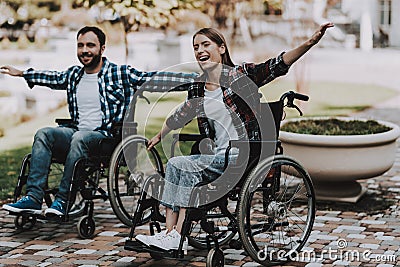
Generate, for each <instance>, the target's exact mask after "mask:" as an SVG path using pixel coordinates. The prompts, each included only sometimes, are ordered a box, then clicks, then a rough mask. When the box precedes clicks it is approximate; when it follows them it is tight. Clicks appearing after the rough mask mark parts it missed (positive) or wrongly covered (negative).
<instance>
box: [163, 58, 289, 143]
mask: <svg viewBox="0 0 400 267" xmlns="http://www.w3.org/2000/svg"><path fill="white" fill-rule="evenodd" d="M282 56H283V53H281V54H280V55H279V56H278V57H276V58H271V59H268V60H267V61H266V62H264V63H261V64H253V63H243V64H242V65H240V66H238V65H237V66H235V67H233V68H231V67H227V66H224V67H223V68H222V73H221V78H220V85H221V88H222V91H223V101H224V103H225V105H226V106H227V107H228V110H229V112H230V114H231V117H232V121H233V123H234V125H235V128H236V131H237V133H238V138H239V140H260V128H259V124H258V122H257V116H256V114H255V113H256V112H257V111H256V109H255V108H254V107H258V106H259V105H258V104H259V103H260V94H259V92H258V88H259V87H261V86H263V85H265V84H267V83H269V82H270V81H272V80H274V79H275V78H277V77H279V76H282V75H285V74H286V73H287V72H288V70H289V66H288V65H286V64H285V63H284V61H283V57H282ZM205 81H206V77H205V75H203V76H201V77H199V78H198V79H196V81H195V82H194V83H192V84H190V85H188V86H189V88H188V97H187V99H186V101H185V102H184V103H183V104H182V105H181V106H180V107H179V108H178V109H177V110H176V111H175V112H174V114H172V115H171V116H170V117H169V118H168V119H167V122H166V123H167V125H168V127H169V128H171V129H178V128H182V127H183V126H184V125H185V124H187V123H188V122H190V121H191V120H192V119H193V118H195V117H197V121H198V126H199V131H200V134H203V135H205V136H207V137H209V138H211V139H213V138H214V134H215V133H214V132H213V130H212V129H211V127H210V124H209V122H208V119H207V116H206V114H205V112H204V106H203V103H204V88H205Z"/></svg>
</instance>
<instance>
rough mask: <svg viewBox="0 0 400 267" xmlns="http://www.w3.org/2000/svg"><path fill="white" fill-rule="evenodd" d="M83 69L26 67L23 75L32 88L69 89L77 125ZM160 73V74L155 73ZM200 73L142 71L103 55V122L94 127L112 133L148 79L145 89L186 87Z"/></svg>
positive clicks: (106, 133)
mask: <svg viewBox="0 0 400 267" xmlns="http://www.w3.org/2000/svg"><path fill="white" fill-rule="evenodd" d="M83 73H84V69H83V67H81V66H72V67H70V68H69V69H68V70H66V71H35V70H33V69H29V70H26V71H24V73H23V76H24V78H25V80H26V81H27V83H28V85H29V87H30V88H32V87H33V86H34V85H43V86H47V87H50V88H52V89H55V90H66V91H67V100H68V109H69V113H70V116H71V119H72V121H73V124H74V125H78V122H79V111H78V104H77V99H76V92H77V86H78V83H79V81H80V79H81V78H82V75H83ZM155 74H157V75H155ZM196 76H197V75H196V74H194V73H192V74H184V73H171V72H142V71H139V70H137V69H135V68H133V67H131V66H129V65H116V64H114V63H112V62H110V61H108V60H107V58H105V57H103V66H102V68H101V70H100V72H99V74H98V84H99V96H100V104H101V111H102V113H103V114H102V124H101V126H100V127H98V128H97V129H95V130H96V131H100V132H102V133H103V134H104V135H106V136H112V133H111V128H112V126H113V125H114V124H116V123H119V122H122V121H123V119H124V115H125V111H127V110H128V109H129V103H130V102H131V100H132V97H133V95H134V93H135V92H136V91H137V89H138V88H139V87H140V86H141V85H143V84H144V83H145V82H147V81H151V82H147V83H145V85H146V86H145V87H146V88H143V89H145V90H149V91H168V90H170V89H171V88H174V90H179V88H180V89H181V90H183V89H185V87H179V85H183V84H187V83H191V82H193V80H194V78H195V77H196Z"/></svg>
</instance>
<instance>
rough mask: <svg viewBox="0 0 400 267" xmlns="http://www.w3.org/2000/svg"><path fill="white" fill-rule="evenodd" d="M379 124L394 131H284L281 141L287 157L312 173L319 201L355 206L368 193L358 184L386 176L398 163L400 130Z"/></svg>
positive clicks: (392, 126) (394, 125) (281, 133)
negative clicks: (364, 180)
mask: <svg viewBox="0 0 400 267" xmlns="http://www.w3.org/2000/svg"><path fill="white" fill-rule="evenodd" d="M302 119H307V118H302ZM309 119H313V118H309ZM314 119H315V118H314ZM325 119H326V118H325ZM338 119H343V120H354V119H355V118H338ZM295 120H298V119H295ZM357 120H362V119H358V118H357ZM289 121H291V120H286V121H284V122H283V124H284V123H287V122H289ZM378 122H379V123H381V124H384V125H386V126H389V127H390V128H391V130H390V131H388V132H384V133H379V134H370V135H351V136H350V135H349V136H343V135H342V136H327V135H308V134H296V133H291V132H285V131H281V132H280V140H281V141H282V145H283V149H284V154H286V155H289V156H292V157H294V158H296V159H297V160H298V161H299V162H301V163H302V165H303V166H304V167H305V168H306V169H307V171H308V172H309V174H310V176H311V178H312V180H313V183H314V186H315V189H316V197H317V199H324V200H335V201H346V202H356V201H357V200H358V199H359V198H360V197H361V195H362V194H363V193H364V192H365V188H362V187H361V185H360V184H359V183H358V182H357V180H358V179H367V178H371V177H375V176H379V175H381V174H383V173H385V172H386V171H388V170H389V169H390V168H391V167H392V165H393V163H394V160H395V155H396V139H397V138H398V137H399V136H400V128H399V126H397V125H396V124H393V123H390V122H386V121H378Z"/></svg>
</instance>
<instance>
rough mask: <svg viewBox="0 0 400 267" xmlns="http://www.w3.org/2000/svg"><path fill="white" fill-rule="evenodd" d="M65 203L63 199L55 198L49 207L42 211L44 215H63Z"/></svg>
mask: <svg viewBox="0 0 400 267" xmlns="http://www.w3.org/2000/svg"><path fill="white" fill-rule="evenodd" d="M66 207H67V203H66V202H65V201H64V200H61V199H59V198H56V199H55V200H54V201H53V204H51V206H50V208H48V209H46V210H45V211H44V215H45V216H54V215H58V216H60V215H65V210H66Z"/></svg>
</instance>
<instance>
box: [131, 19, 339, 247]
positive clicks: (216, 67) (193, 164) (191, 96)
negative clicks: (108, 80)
mask: <svg viewBox="0 0 400 267" xmlns="http://www.w3.org/2000/svg"><path fill="white" fill-rule="evenodd" d="M330 27H333V24H332V23H326V24H323V25H321V26H320V27H319V29H318V30H317V31H316V32H315V33H314V34H313V36H312V37H311V38H310V39H309V40H307V41H306V42H305V43H303V44H302V45H300V46H298V47H296V48H294V49H292V50H290V51H287V52H283V53H281V54H280V55H279V56H278V57H276V58H271V59H268V60H267V61H266V62H264V63H261V64H253V63H244V64H242V65H235V64H234V63H233V62H232V60H231V58H230V55H229V49H228V46H227V44H226V41H225V38H224V37H223V35H222V34H221V33H219V32H218V31H217V30H215V29H212V28H204V29H201V30H199V31H198V32H196V33H195V34H194V36H193V50H194V54H195V57H196V60H197V62H198V64H199V65H200V67H201V69H202V70H203V74H202V75H201V76H199V78H198V79H197V81H196V82H194V83H192V84H190V85H188V86H189V88H188V97H187V99H186V101H185V102H184V103H183V104H182V105H181V106H180V107H179V108H178V109H177V110H176V111H175V112H174V113H173V114H172V115H171V116H170V117H169V118H168V119H167V121H166V123H165V125H164V126H163V128H162V129H161V131H160V132H159V133H158V134H157V135H156V136H154V137H153V138H152V139H151V140H150V141H149V143H148V149H151V148H152V147H154V146H155V145H156V144H157V143H159V142H160V141H161V139H162V138H163V137H164V136H166V135H167V134H168V133H169V132H170V131H171V130H173V129H179V128H182V127H183V126H184V125H185V124H186V123H188V122H189V121H190V120H192V119H193V118H194V117H197V121H198V127H199V131H200V134H202V135H203V136H205V137H208V138H209V139H211V140H212V144H213V145H212V147H211V152H212V153H211V155H210V154H209V153H203V154H200V155H189V156H178V157H173V158H171V159H170V160H169V161H168V163H167V166H166V171H165V186H164V191H163V195H162V199H161V203H162V204H163V205H164V206H166V229H165V230H164V231H162V232H160V233H158V234H156V235H153V236H146V235H137V236H136V240H137V241H139V242H141V243H143V244H145V245H147V246H155V247H158V248H160V249H163V250H171V249H178V246H179V243H180V239H181V231H182V225H183V222H184V219H185V212H186V209H187V208H188V207H190V204H189V203H190V199H189V198H190V195H191V190H192V189H193V187H194V186H195V185H196V184H197V183H198V182H200V181H202V177H207V179H209V180H215V179H217V178H218V177H219V176H220V175H221V174H222V173H223V172H224V165H225V150H226V148H227V147H228V144H229V140H260V127H259V125H258V123H257V120H256V115H255V110H254V109H253V108H252V107H255V105H256V104H257V103H259V101H260V100H259V98H260V96H259V93H258V88H259V87H261V86H263V85H265V84H267V83H269V82H270V81H272V80H274V79H275V78H277V77H279V76H282V75H285V74H286V73H287V72H288V69H289V67H290V65H292V64H293V63H294V62H296V61H297V60H298V59H299V58H300V57H301V56H302V55H304V54H305V53H306V52H307V51H308V50H309V49H310V48H311V47H312V46H313V45H315V44H316V43H318V41H319V40H320V39H321V38H322V36H323V35H324V33H325V31H326V29H327V28H330ZM230 155H231V157H230V159H229V160H230V161H235V159H236V156H237V152H235V151H233V152H232V153H231V154H230Z"/></svg>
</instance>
